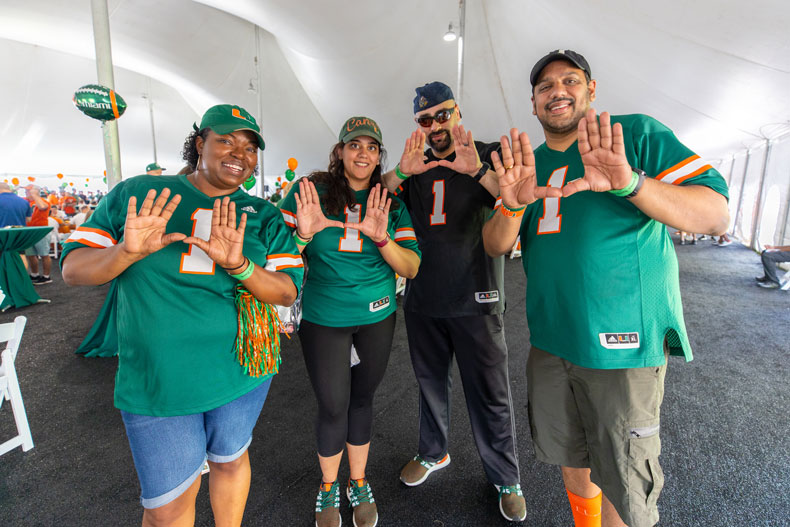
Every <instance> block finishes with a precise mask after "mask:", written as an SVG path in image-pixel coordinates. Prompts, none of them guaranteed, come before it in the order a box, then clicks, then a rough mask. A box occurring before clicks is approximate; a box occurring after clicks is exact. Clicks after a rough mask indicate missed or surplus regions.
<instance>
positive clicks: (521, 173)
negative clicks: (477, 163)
mask: <svg viewBox="0 0 790 527" xmlns="http://www.w3.org/2000/svg"><path fill="white" fill-rule="evenodd" d="M511 142H512V144H511ZM500 144H501V145H502V159H501V160H500V158H499V154H497V153H496V152H492V153H491V161H492V163H493V168H494V172H496V175H497V179H498V180H499V192H500V196H501V197H502V203H504V204H505V205H506V206H507V207H510V208H519V207H523V206H525V205H529V204H530V203H533V202H535V201H536V200H538V199H543V198H547V197H548V198H558V197H561V196H562V189H559V188H554V187H540V186H538V183H537V179H536V172H535V155H534V154H533V152H532V145H531V144H530V142H529V136H528V135H527V133H526V132H521V133H519V131H518V128H511V129H510V139H508V137H507V136H505V135H503V136H502V138H501V140H500Z"/></svg>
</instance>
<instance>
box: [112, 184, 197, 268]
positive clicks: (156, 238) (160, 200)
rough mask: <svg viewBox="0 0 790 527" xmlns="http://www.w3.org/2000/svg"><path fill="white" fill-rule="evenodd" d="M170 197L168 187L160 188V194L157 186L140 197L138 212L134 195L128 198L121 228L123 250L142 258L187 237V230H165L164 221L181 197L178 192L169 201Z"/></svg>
mask: <svg viewBox="0 0 790 527" xmlns="http://www.w3.org/2000/svg"><path fill="white" fill-rule="evenodd" d="M169 197H170V189H169V188H165V189H162V192H160V193H159V197H157V195H156V190H154V189H151V190H149V191H148V194H146V196H145V199H143V204H142V206H141V207H140V212H137V197H136V196H132V197H131V198H129V204H128V206H127V209H126V223H125V225H124V228H123V248H124V250H125V251H126V252H128V253H131V254H133V255H135V256H137V257H139V258H143V257H145V256H148V255H149V254H151V253H155V252H156V251H158V250H159V249H162V248H163V247H166V246H168V245H170V244H171V243H173V242H177V241H181V240H183V239H184V238H186V234H183V233H180V232H172V233H170V234H166V229H167V222H168V221H170V218H171V217H172V216H173V212H174V211H175V210H176V207H177V206H178V204H179V202H180V201H181V195H180V194H176V195H175V196H173V199H171V200H170V201H169V202H168V198H169Z"/></svg>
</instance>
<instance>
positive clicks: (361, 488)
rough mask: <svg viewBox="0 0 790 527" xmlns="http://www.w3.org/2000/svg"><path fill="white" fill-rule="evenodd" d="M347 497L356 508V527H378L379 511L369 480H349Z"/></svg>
mask: <svg viewBox="0 0 790 527" xmlns="http://www.w3.org/2000/svg"><path fill="white" fill-rule="evenodd" d="M346 496H348V503H349V505H351V506H352V507H353V508H354V527H376V524H377V523H378V522H379V511H378V509H377V508H376V500H374V499H373V491H372V490H370V484H369V483H368V480H367V478H362V479H350V480H348V487H347V488H346Z"/></svg>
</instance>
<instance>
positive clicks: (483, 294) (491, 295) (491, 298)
mask: <svg viewBox="0 0 790 527" xmlns="http://www.w3.org/2000/svg"><path fill="white" fill-rule="evenodd" d="M475 301H477V303H478V304H492V303H494V302H499V291H478V292H477V293H475Z"/></svg>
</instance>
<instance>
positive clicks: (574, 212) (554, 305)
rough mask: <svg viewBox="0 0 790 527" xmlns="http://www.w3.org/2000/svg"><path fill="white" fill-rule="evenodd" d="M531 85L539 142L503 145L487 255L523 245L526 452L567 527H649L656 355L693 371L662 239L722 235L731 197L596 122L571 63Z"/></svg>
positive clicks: (645, 135) (570, 59) (702, 176)
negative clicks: (543, 466)
mask: <svg viewBox="0 0 790 527" xmlns="http://www.w3.org/2000/svg"><path fill="white" fill-rule="evenodd" d="M530 81H531V83H532V86H533V93H532V102H533V113H534V114H535V115H536V116H537V117H538V120H539V121H540V123H541V125H542V126H543V130H544V134H545V138H546V142H545V143H544V144H542V145H541V146H540V147H538V148H537V149H536V150H535V151H534V154H533V151H532V147H531V145H530V142H529V138H528V137H527V135H526V134H525V133H519V131H518V130H516V129H513V130H511V133H510V140H508V138H506V137H503V138H502V156H501V159H500V158H499V156H494V159H493V165H494V168H495V171H496V174H497V176H498V178H499V188H500V192H501V202H500V203H499V206H498V207H497V209H496V210H495V211H494V213H493V214H492V216H491V218H490V219H489V221H488V222H487V223H486V225H485V226H484V227H483V239H484V243H485V247H486V251H487V252H488V253H489V254H490V255H492V256H494V255H499V254H504V253H505V252H507V251H509V250H510V249H511V247H513V243H514V242H515V240H516V237H517V236H518V235H519V234H520V235H521V243H522V251H523V253H522V254H523V256H524V257H523V264H524V270H525V272H526V274H527V277H528V286H527V300H526V302H527V318H528V321H529V329H530V341H531V346H532V347H531V351H530V357H529V360H528V362H527V378H528V395H529V415H530V424H531V429H532V436H533V441H534V443H535V451H536V454H537V457H538V459H540V460H542V461H544V462H547V463H552V464H556V465H560V466H561V467H562V475H563V479H564V482H565V486H566V488H567V493H568V498H569V500H570V503H571V508H572V510H573V514H574V520H575V522H576V525H577V526H580V525H604V526H622V525H630V526H631V527H646V526H652V525H654V524H655V523H656V522H657V521H658V510H657V508H656V500H657V499H658V495H659V493H660V491H661V487H662V486H663V474H662V472H661V468H660V466H659V464H658V455H659V453H660V440H659V429H660V418H659V411H660V406H661V401H662V398H663V389H664V373H665V369H666V354H667V353H669V354H673V355H674V354H678V355H684V356H685V358H686V360H691V358H692V356H691V348H690V346H689V341H688V337H687V335H686V328H685V324H684V321H683V311H682V306H681V303H680V290H679V285H678V267H677V259H676V257H675V253H674V249H673V247H672V241H671V238H670V236H669V234H668V232H667V227H666V226H667V225H669V226H671V227H674V228H676V229H680V230H685V231H689V232H699V233H706V234H712V235H718V234H721V233H723V232H724V231H725V230H726V228H727V224H728V220H729V213H728V208H727V187H726V184H725V183H724V180H723V179H722V177H721V176H720V175H719V173H718V172H716V171H715V170H714V169H713V168H712V167H711V165H709V164H707V163H705V162H704V161H703V160H702V159H700V158H699V156H697V155H696V154H694V152H692V151H691V150H689V149H688V148H687V147H685V146H684V145H683V144H682V143H680V142H679V141H678V140H677V138H676V137H675V136H674V134H673V133H672V131H671V130H669V129H668V128H667V127H665V126H664V125H662V124H661V123H659V122H658V121H656V120H655V119H652V118H651V117H648V116H646V115H638V114H636V115H623V116H609V114H607V113H603V114H601V116H600V122H599V120H598V118H597V116H596V114H595V111H594V110H593V109H592V108H591V107H590V105H591V103H592V101H593V100H595V92H596V81H595V80H592V78H591V72H590V66H589V64H588V63H587V61H586V60H585V59H584V57H582V56H581V55H579V54H578V53H575V52H573V51H570V50H557V51H553V52H551V53H549V54H548V55H546V56H545V57H543V58H542V59H540V60H539V61H538V62H537V64H536V65H535V67H534V68H533V70H532V73H531V75H530ZM612 123H614V125H612Z"/></svg>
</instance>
